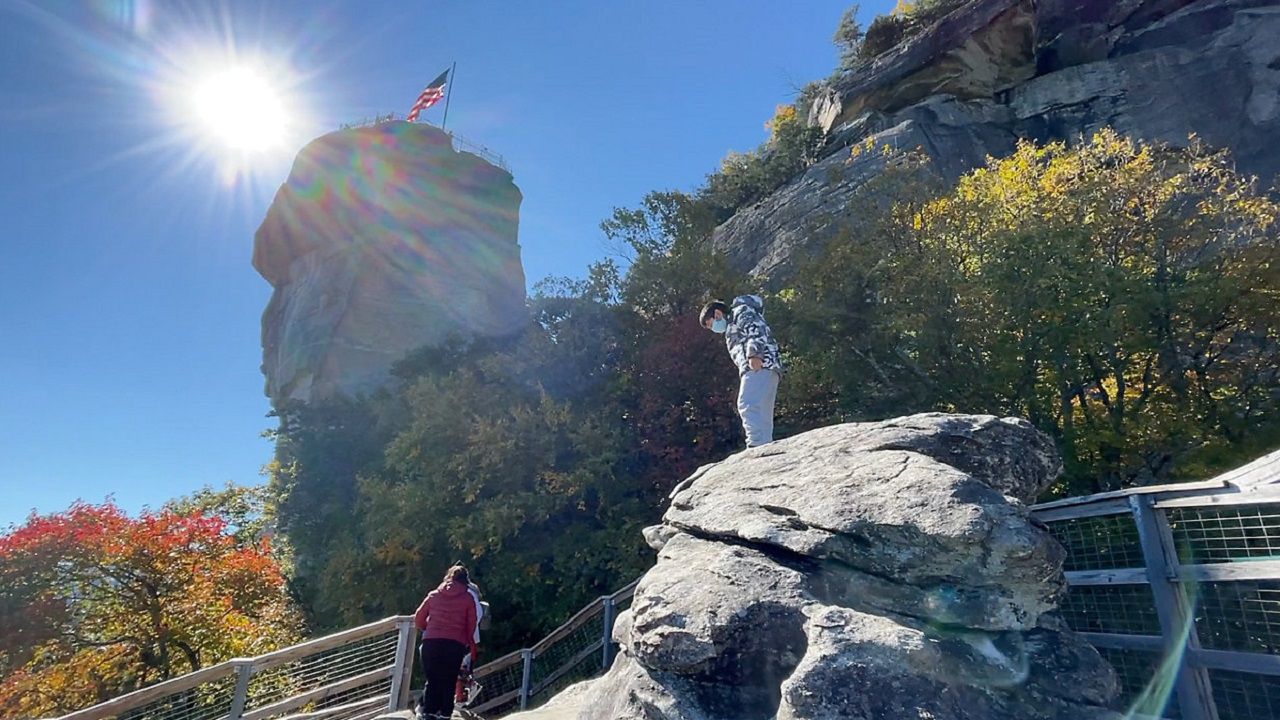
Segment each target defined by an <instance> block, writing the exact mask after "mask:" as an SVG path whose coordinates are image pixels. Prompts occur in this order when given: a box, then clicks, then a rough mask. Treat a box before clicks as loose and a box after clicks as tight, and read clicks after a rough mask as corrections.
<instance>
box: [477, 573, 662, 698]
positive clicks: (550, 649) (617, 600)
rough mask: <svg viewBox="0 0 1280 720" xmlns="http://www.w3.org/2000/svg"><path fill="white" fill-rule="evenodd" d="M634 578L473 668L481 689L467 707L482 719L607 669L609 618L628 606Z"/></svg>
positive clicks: (610, 646)
mask: <svg viewBox="0 0 1280 720" xmlns="http://www.w3.org/2000/svg"><path fill="white" fill-rule="evenodd" d="M636 582H638V581H636ZM636 582H632V583H631V584H629V585H627V586H626V587H624V588H622V589H621V590H619V591H617V592H615V593H613V594H612V595H605V596H603V597H601V598H599V599H597V600H596V601H595V602H593V603H591V604H590V605H588V606H586V607H584V608H582V609H581V610H579V611H578V612H577V614H576V615H574V616H573V617H571V618H569V620H568V622H566V623H565V624H563V625H561V626H560V627H558V628H556V629H555V630H552V631H551V633H550V634H549V635H547V636H546V637H544V638H543V639H541V640H539V641H538V642H537V643H536V644H534V645H533V647H529V648H524V649H522V650H516V651H515V652H511V653H507V654H506V655H503V656H502V657H500V658H498V659H496V660H494V661H493V662H490V663H486V664H484V665H481V666H480V667H478V668H476V671H475V678H476V681H477V682H479V683H480V685H481V687H482V689H481V692H480V696H479V697H478V698H477V699H476V702H475V703H474V704H473V705H472V707H471V710H472V711H473V712H475V713H477V714H480V715H485V716H487V717H498V716H500V715H503V714H505V713H508V712H513V711H516V710H525V709H528V708H531V707H534V706H536V705H538V704H540V703H542V702H544V701H546V700H548V699H550V698H551V697H552V696H553V695H555V694H556V693H558V692H560V691H561V690H562V689H564V688H565V687H568V686H569V685H571V684H573V683H575V682H578V681H579V680H586V679H588V678H592V677H595V676H596V675H599V674H600V673H601V672H603V671H604V670H607V669H608V668H609V665H610V664H611V663H612V662H613V656H614V653H615V647H614V643H613V640H612V638H611V636H612V634H613V622H614V620H615V619H617V617H618V613H619V612H621V611H623V610H625V609H627V608H628V607H630V606H631V599H632V597H633V596H634V595H635V592H636Z"/></svg>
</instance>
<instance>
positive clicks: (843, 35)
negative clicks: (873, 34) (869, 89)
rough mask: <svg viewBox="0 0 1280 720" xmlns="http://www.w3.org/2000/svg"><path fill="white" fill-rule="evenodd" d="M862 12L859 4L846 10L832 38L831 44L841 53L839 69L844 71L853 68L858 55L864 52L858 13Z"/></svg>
mask: <svg viewBox="0 0 1280 720" xmlns="http://www.w3.org/2000/svg"><path fill="white" fill-rule="evenodd" d="M861 10H862V8H861V7H860V6H859V5H858V4H857V3H855V4H853V5H851V6H850V7H849V8H848V9H846V10H845V11H844V13H843V14H842V15H841V16H840V22H839V24H837V25H836V32H835V35H834V36H832V38H831V42H832V43H834V44H835V46H836V49H837V50H839V51H840V62H839V67H840V68H842V69H844V68H852V67H853V66H854V65H855V64H856V63H857V60H858V55H859V53H860V52H861V50H862V24H861V23H860V22H858V13H859V12H861Z"/></svg>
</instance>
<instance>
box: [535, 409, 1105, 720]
mask: <svg viewBox="0 0 1280 720" xmlns="http://www.w3.org/2000/svg"><path fill="white" fill-rule="evenodd" d="M1059 471H1060V465H1059V462H1058V459H1057V457H1056V455H1055V454H1054V451H1053V447H1052V444H1051V442H1050V441H1049V439H1048V438H1046V437H1045V436H1044V435H1042V434H1041V433H1039V432H1038V431H1036V430H1035V429H1033V428H1032V427H1031V426H1030V425H1029V424H1028V423H1026V422H1025V421H1022V420H1016V419H998V418H995V417H991V416H972V415H940V414H928V415H915V416H910V417H905V418H899V419H896V420H890V421H886V422H879V423H863V424H849V425H839V426H835V427H829V428H824V429H821V430H815V431H812V432H809V433H805V434H803V435H798V436H796V437H792V438H789V439H787V440H783V441H780V442H776V443H773V444H771V445H766V446H763V447H760V448H755V449H752V450H748V451H746V452H743V453H740V454H738V455H735V456H733V457H731V458H729V459H728V460H725V461H724V462H721V463H719V464H716V465H712V466H708V467H706V468H703V469H700V470H699V471H698V472H697V473H695V474H694V475H693V476H691V477H690V478H689V479H687V480H685V481H684V482H683V483H681V485H680V486H678V487H677V490H676V492H675V493H673V499H672V501H671V507H670V509H669V510H668V511H667V513H666V515H665V516H664V518H663V523H662V524H661V525H659V526H656V527H653V528H650V529H648V530H647V531H646V538H647V539H648V540H649V542H650V544H651V545H653V546H654V547H655V548H658V550H659V552H658V561H657V564H656V565H655V566H654V567H653V569H652V570H650V571H649V572H648V573H647V574H645V576H644V578H643V579H642V580H641V581H640V584H639V586H638V587H637V590H636V595H635V600H634V604H633V605H632V608H631V610H630V611H628V612H626V613H623V614H622V615H621V616H620V617H619V619H618V622H617V625H616V626H615V632H614V637H615V639H616V640H617V642H618V643H619V645H620V648H621V650H620V654H619V656H618V657H617V659H616V661H615V662H614V664H613V667H612V668H611V669H610V670H609V672H608V673H607V674H606V675H605V676H604V677H602V678H600V679H598V680H594V681H589V682H587V683H583V684H580V685H577V686H575V687H573V688H570V689H569V690H567V691H566V692H565V693H563V694H562V695H561V696H560V697H557V698H555V699H553V700H552V702H551V704H550V705H549V706H548V707H547V708H546V709H544V710H541V711H538V712H537V713H533V714H530V718H531V719H532V718H534V717H537V718H556V720H563V719H568V718H576V719H578V720H599V719H600V718H609V719H610V720H641V719H644V720H652V719H654V718H664V719H666V720H725V719H726V718H734V720H766V719H768V718H779V719H789V720H799V719H813V720H817V719H818V718H822V719H824V720H835V719H836V718H839V719H840V720H906V719H908V718H910V720H920V719H921V718H930V719H931V720H962V719H963V720H1013V719H1015V718H1019V719H1032V718H1035V719H1042V720H1047V719H1049V718H1053V719H1055V720H1068V719H1070V720H1080V719H1082V718H1095V719H1102V718H1107V719H1111V718H1116V719H1117V720H1118V718H1119V717H1120V716H1119V715H1118V714H1115V713H1113V712H1111V711H1110V710H1108V709H1107V705H1108V704H1109V703H1110V702H1111V700H1112V698H1113V697H1114V696H1115V693H1116V677H1115V674H1114V672H1113V671H1112V669H1111V667H1110V666H1109V665H1107V664H1106V663H1105V662H1104V661H1103V660H1102V659H1101V657H1100V656H1099V655H1098V653H1097V652H1096V651H1095V650H1094V649H1093V648H1092V647H1090V646H1089V645H1088V644H1086V643H1085V642H1084V641H1083V640H1081V639H1080V638H1079V637H1078V636H1077V635H1075V634H1074V633H1072V632H1070V631H1069V630H1067V629H1066V627H1065V626H1064V625H1063V623H1062V621H1061V620H1060V618H1059V617H1058V616H1057V614H1056V611H1055V608H1056V606H1057V602H1058V599H1059V597H1060V594H1061V593H1062V592H1063V591H1064V589H1065V584H1064V580H1063V575H1062V549H1061V547H1060V546H1059V545H1058V544H1057V542H1055V541H1054V540H1053V539H1052V538H1051V537H1050V536H1049V534H1048V533H1047V532H1046V531H1045V530H1044V528H1043V527H1041V526H1039V525H1037V524H1036V523H1035V522H1034V521H1032V520H1031V519H1030V517H1029V515H1028V509H1027V505H1026V503H1028V502H1030V501H1031V500H1032V499H1033V498H1035V497H1036V495H1037V494H1038V493H1040V492H1041V491H1042V490H1043V489H1044V488H1045V487H1046V485H1047V484H1048V483H1049V482H1050V481H1051V480H1052V479H1053V478H1054V477H1056V476H1057V474H1058V473H1059ZM515 717H517V718H518V717H520V716H519V715H517V716H515Z"/></svg>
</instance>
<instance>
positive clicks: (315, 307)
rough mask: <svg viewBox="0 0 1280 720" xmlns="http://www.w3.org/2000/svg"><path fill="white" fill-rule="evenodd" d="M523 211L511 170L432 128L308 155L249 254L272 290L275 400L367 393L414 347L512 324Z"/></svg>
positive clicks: (271, 386) (323, 146)
mask: <svg viewBox="0 0 1280 720" xmlns="http://www.w3.org/2000/svg"><path fill="white" fill-rule="evenodd" d="M520 200H521V197H520V191H519V189H518V188H516V186H515V183H513V182H512V178H511V175H510V173H508V172H507V171H505V170H503V169H501V168H499V167H496V166H495V165H492V164H491V163H489V162H487V161H486V160H484V159H482V158H480V157H479V156H477V155H473V154H470V153H465V152H456V151H455V150H454V149H453V146H452V140H451V138H450V136H449V135H447V134H445V133H444V132H442V131H441V130H439V129H437V128H434V127H431V126H429V125H420V124H409V123H405V122H390V123H381V124H378V125H374V126H372V127H364V128H356V129H350V130H341V131H338V132H334V133H330V134H328V135H325V136H324V137H321V138H319V139H317V140H315V141H313V142H312V143H310V144H309V145H307V146H306V147H305V148H303V150H302V152H300V153H299V154H298V157H297V159H296V160H295V162H294V165H293V169H292V171H291V172H290V174H289V179H288V180H287V181H286V182H285V184H284V185H283V186H282V187H281V188H280V190H279V192H278V193H276V197H275V200H274V201H273V202H272V204H271V208H270V210H268V211H267V217H266V219H265V220H264V221H263V223H262V226H261V227H260V228H259V229H258V232H257V235H256V237H255V242H254V248H253V266H254V267H255V268H257V270H258V272H259V273H261V274H262V276H263V277H264V278H266V279H267V281H268V282H270V283H271V285H272V286H273V287H274V288H275V292H274V293H273V294H272V296H271V302H270V304H269V305H268V306H267V309H266V311H265V312H264V313H263V316H262V356H263V363H262V371H263V373H264V374H265V375H266V378H267V395H268V396H270V397H271V399H272V401H273V403H275V404H276V405H277V406H279V405H280V403H281V402H283V401H286V400H291V399H301V400H307V401H312V400H316V399H320V398H324V397H329V396H332V395H334V394H337V393H344V394H349V395H351V394H356V393H361V392H367V391H370V390H373V389H375V388H376V387H378V386H379V385H381V384H382V383H384V382H385V381H386V380H387V377H388V370H389V369H390V367H391V366H392V364H393V363H395V362H396V361H398V360H400V359H401V358H402V357H403V356H404V355H405V353H406V352H408V351H409V350H412V349H414V348H418V347H421V346H424V345H434V344H438V343H440V342H441V341H442V340H444V339H445V338H446V337H448V336H449V335H451V334H477V335H481V336H500V335H504V334H508V333H511V332H513V331H514V330H516V329H517V328H518V327H520V325H521V324H522V323H524V322H525V318H526V314H525V309H524V297H525V284H524V270H523V268H522V267H521V264H520V246H519V245H518V244H517V242H516V231H517V227H518V222H519V210H520Z"/></svg>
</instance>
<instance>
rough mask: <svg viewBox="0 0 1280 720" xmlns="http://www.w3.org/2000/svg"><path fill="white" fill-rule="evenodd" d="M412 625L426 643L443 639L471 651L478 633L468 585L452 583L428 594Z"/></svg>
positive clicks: (474, 606) (474, 607)
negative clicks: (454, 642)
mask: <svg viewBox="0 0 1280 720" xmlns="http://www.w3.org/2000/svg"><path fill="white" fill-rule="evenodd" d="M413 625H414V627H416V628H418V629H419V630H422V631H424V632H423V633H422V639H423V640H431V639H433V638H444V639H446V640H456V641H458V642H460V643H462V644H463V645H466V646H467V647H471V643H472V640H473V638H474V636H475V632H476V601H475V599H474V598H472V597H471V593H469V592H467V586H466V583H458V582H453V581H450V582H447V583H445V584H443V585H441V586H440V587H438V588H436V589H435V590H432V591H431V592H429V593H427V596H426V597H425V598H423V600H422V604H421V605H419V606H418V611H417V612H416V613H414V614H413Z"/></svg>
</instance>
